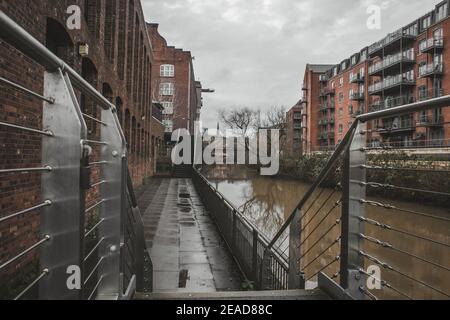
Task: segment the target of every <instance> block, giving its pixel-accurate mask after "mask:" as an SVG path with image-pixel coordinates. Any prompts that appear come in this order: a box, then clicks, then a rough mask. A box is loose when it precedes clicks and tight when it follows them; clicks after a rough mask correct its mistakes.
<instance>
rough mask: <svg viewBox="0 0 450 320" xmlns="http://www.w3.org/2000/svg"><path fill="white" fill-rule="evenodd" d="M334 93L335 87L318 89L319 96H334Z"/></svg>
mask: <svg viewBox="0 0 450 320" xmlns="http://www.w3.org/2000/svg"><path fill="white" fill-rule="evenodd" d="M335 94H336V89H331V88H326V89H323V90H321V91H320V96H321V97H327V96H334V95H335Z"/></svg>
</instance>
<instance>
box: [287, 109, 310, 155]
mask: <svg viewBox="0 0 450 320" xmlns="http://www.w3.org/2000/svg"><path fill="white" fill-rule="evenodd" d="M305 109H306V104H305V103H304V102H303V101H301V100H300V101H299V102H297V104H296V105H295V106H293V107H292V108H291V109H290V110H289V111H288V112H287V114H286V152H287V154H288V155H289V156H294V157H295V156H298V155H301V154H302V151H303V142H302V139H303V138H302V137H303V136H304V135H303V132H302V131H303V129H304V128H305V127H306V126H305V125H304V123H303V117H304V110H305Z"/></svg>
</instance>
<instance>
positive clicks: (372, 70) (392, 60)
mask: <svg viewBox="0 0 450 320" xmlns="http://www.w3.org/2000/svg"><path fill="white" fill-rule="evenodd" d="M415 63H416V59H415V55H414V52H413V51H405V52H403V53H401V52H399V53H397V54H395V55H392V56H389V57H386V58H385V59H384V60H383V61H380V62H378V63H375V64H374V65H372V66H370V67H369V75H371V76H382V75H383V74H384V75H391V74H396V73H399V72H400V69H401V68H400V67H401V65H402V64H403V65H405V66H413V65H414V64H415Z"/></svg>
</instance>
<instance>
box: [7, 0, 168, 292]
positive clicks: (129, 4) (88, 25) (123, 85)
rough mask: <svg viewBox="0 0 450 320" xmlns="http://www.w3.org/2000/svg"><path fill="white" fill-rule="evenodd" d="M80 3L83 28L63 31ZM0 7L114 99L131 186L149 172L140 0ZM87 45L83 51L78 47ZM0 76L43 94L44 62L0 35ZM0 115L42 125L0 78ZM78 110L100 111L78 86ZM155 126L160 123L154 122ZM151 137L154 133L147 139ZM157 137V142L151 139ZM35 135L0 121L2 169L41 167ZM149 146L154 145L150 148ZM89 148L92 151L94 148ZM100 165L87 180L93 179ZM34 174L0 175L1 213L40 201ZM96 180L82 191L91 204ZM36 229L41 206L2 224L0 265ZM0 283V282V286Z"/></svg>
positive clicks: (12, 0)
mask: <svg viewBox="0 0 450 320" xmlns="http://www.w3.org/2000/svg"><path fill="white" fill-rule="evenodd" d="M70 5H78V6H80V8H81V10H82V25H81V30H68V29H67V27H66V20H67V19H68V17H69V15H68V14H67V13H66V11H67V8H68V6H70ZM0 9H1V10H2V11H4V12H5V13H6V14H7V15H8V16H9V17H10V18H12V19H13V20H14V21H16V22H17V23H18V24H19V25H21V26H22V27H23V28H25V29H26V30H27V31H28V32H30V33H31V34H32V35H33V36H34V37H35V38H37V39H38V40H39V41H40V42H42V43H43V44H45V45H46V46H47V47H48V48H49V49H50V50H52V51H53V52H54V53H55V54H56V55H58V56H59V57H60V58H62V59H63V60H65V61H66V62H67V63H68V64H70V65H71V66H72V67H73V68H74V69H75V70H76V71H77V72H78V73H80V74H81V75H82V76H83V77H84V78H85V79H86V80H88V81H89V82H90V83H91V84H92V85H93V86H95V87H96V88H97V89H98V90H99V91H100V92H102V93H103V95H104V96H105V97H106V98H107V99H109V100H110V101H111V102H112V103H114V104H115V105H116V106H117V109H118V113H119V118H120V121H121V123H122V126H123V128H124V132H125V135H126V138H127V141H128V143H129V151H130V160H129V161H130V169H131V172H132V177H133V180H134V183H135V184H136V185H140V184H141V183H142V181H143V179H145V178H146V177H149V176H151V175H152V174H153V173H154V161H153V160H154V158H152V150H154V147H155V146H154V145H152V141H158V140H157V139H155V136H156V137H158V135H159V136H161V133H160V131H161V130H160V129H159V128H160V127H159V128H157V129H156V131H155V132H153V129H152V113H151V112H152V111H151V106H152V98H151V91H152V90H151V73H152V63H153V57H152V46H151V42H150V38H149V36H148V34H147V28H146V22H145V20H144V16H143V11H142V7H141V3H140V1H138V0H71V1H61V0H58V1H56V0H47V1H31V0H20V1H17V0H2V1H1V4H0ZM0 34H1V31H0ZM81 44H83V45H84V44H87V45H88V46H89V53H88V55H87V56H82V55H80V54H79V46H80V45H81ZM0 47H1V50H0V76H2V77H4V78H7V79H9V80H11V81H13V82H16V83H19V84H21V85H23V86H24V87H26V88H29V89H31V90H33V91H36V92H38V93H41V94H42V91H43V72H44V69H43V68H42V67H41V66H39V65H38V64H37V63H35V62H34V61H32V60H31V59H29V58H28V57H26V56H24V55H23V54H21V53H19V52H18V51H17V50H15V49H13V48H12V47H10V46H9V45H8V44H6V43H5V42H3V41H2V40H0ZM0 88H1V91H0V121H2V122H8V123H13V124H17V125H24V126H27V127H31V128H37V129H39V128H41V125H42V120H41V118H42V102H41V101H38V100H36V99H33V98H30V97H29V96H27V95H26V94H22V93H18V92H17V91H16V90H14V89H11V88H10V87H7V86H4V85H0ZM77 95H78V99H79V101H80V106H81V108H82V109H83V111H84V112H85V113H87V114H89V115H91V116H93V117H96V118H99V117H100V110H99V107H98V106H96V105H95V103H94V102H93V101H90V99H89V98H87V97H84V96H83V95H81V94H79V93H77ZM86 122H87V125H88V129H89V138H91V139H94V140H96V137H98V136H99V129H100V128H99V127H98V125H97V124H96V123H95V122H93V121H89V120H87V121H86ZM159 126H160V124H159ZM152 137H153V139H152ZM154 143H155V142H154ZM40 144H41V142H40V137H37V136H36V135H33V134H26V133H23V132H20V131H17V130H15V129H10V128H6V127H4V126H0V147H1V153H0V169H11V168H19V167H39V166H40V165H41V150H40V147H41V146H40ZM153 153H154V152H153ZM94 154H95V152H94ZM96 179H98V169H97V170H96V169H93V174H92V180H93V182H94V183H95V182H97V180H96ZM39 186H40V175H39V174H26V175H17V174H12V175H2V177H1V180H0V217H4V216H6V215H8V214H12V213H14V212H19V211H20V210H23V209H25V208H29V207H32V206H34V205H36V204H38V203H41V202H42V199H40V189H39ZM97 194H98V187H96V188H94V189H93V190H92V192H90V193H89V194H88V197H87V202H86V206H89V205H90V204H92V203H93V202H94V201H95V199H96V197H97ZM38 236H39V211H36V212H32V213H30V214H27V215H26V216H21V217H18V218H14V219H12V220H8V221H7V222H5V223H1V224H0V243H1V245H0V264H1V263H3V262H5V261H7V260H8V259H9V258H11V257H12V256H14V255H15V254H17V253H19V252H21V251H23V250H24V249H26V248H27V247H29V246H30V244H33V243H35V242H36V240H37V238H38ZM33 261H34V256H33V255H32V254H30V255H27V256H26V257H24V258H22V259H21V260H20V261H19V264H16V265H15V266H14V269H11V270H8V272H7V273H4V272H2V274H0V283H5V281H4V280H5V276H6V274H9V273H11V272H13V271H14V270H19V269H21V270H23V269H22V268H23V267H27V266H29V265H30V264H31V263H32V262H33ZM0 289H1V288H0Z"/></svg>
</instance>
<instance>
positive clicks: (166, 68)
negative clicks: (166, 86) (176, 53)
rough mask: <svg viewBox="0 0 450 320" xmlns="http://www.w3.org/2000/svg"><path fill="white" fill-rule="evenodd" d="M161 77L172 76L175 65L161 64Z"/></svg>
mask: <svg viewBox="0 0 450 320" xmlns="http://www.w3.org/2000/svg"><path fill="white" fill-rule="evenodd" d="M160 76H161V77H174V76H175V67H174V66H173V65H172V64H163V65H162V66H161V70H160Z"/></svg>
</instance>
